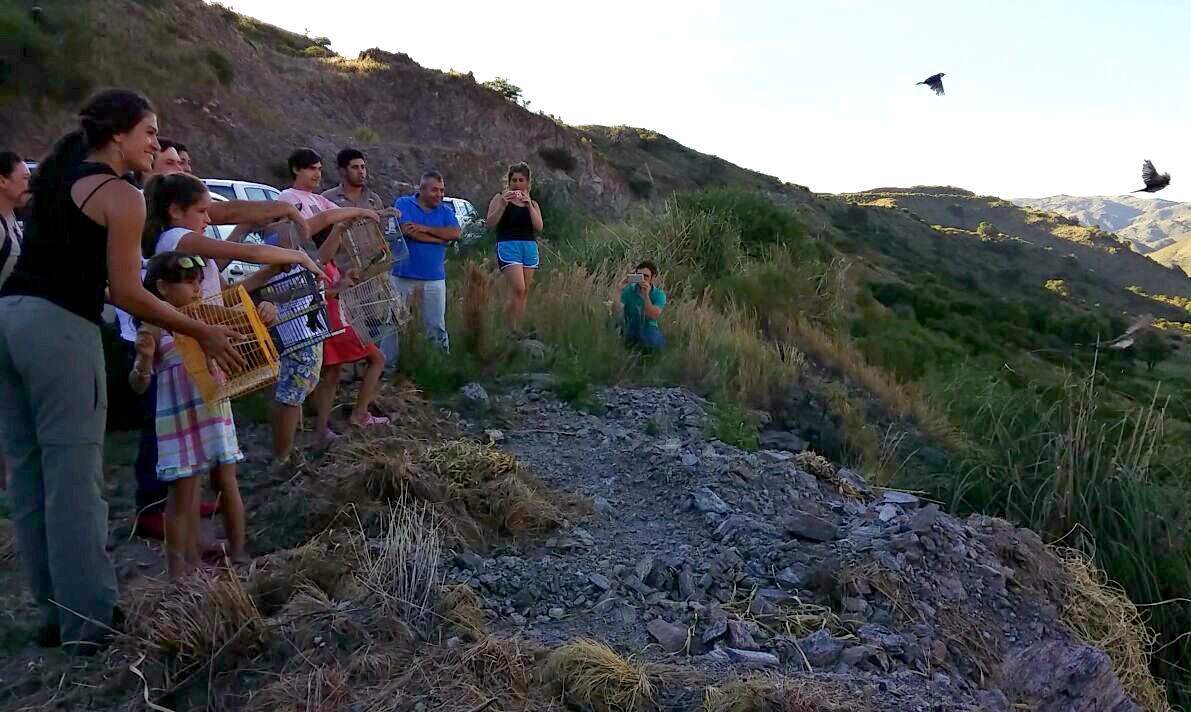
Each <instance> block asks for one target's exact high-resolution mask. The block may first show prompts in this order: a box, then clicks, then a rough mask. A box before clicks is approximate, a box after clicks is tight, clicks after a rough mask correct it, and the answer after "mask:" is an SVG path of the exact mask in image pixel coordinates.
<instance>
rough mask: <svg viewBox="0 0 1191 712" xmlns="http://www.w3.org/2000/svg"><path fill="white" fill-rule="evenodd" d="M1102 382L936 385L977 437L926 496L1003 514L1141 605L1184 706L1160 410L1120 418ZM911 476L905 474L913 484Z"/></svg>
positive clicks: (1179, 485)
mask: <svg viewBox="0 0 1191 712" xmlns="http://www.w3.org/2000/svg"><path fill="white" fill-rule="evenodd" d="M1105 380H1106V376H1105V374H1103V373H1102V372H1100V371H1098V370H1096V369H1095V368H1093V369H1092V371H1091V372H1089V373H1088V374H1087V375H1084V376H1077V375H1074V374H1072V375H1070V376H1069V377H1068V379H1067V381H1066V382H1065V383H1064V384H1063V385H1062V386H1059V387H1052V386H1048V385H1045V384H1030V385H1028V386H1027V387H1026V388H1025V389H1014V388H1012V387H1010V386H1009V385H1007V384H1006V383H1005V382H1004V381H1003V380H1002V379H1001V378H1000V377H997V376H989V375H987V374H985V373H981V372H978V371H972V370H968V369H961V370H959V371H957V372H955V373H953V374H951V375H950V377H949V378H945V379H940V381H939V382H937V383H936V384H935V388H936V389H937V392H939V393H940V394H946V396H945V397H946V399H947V409H948V411H949V412H950V413H951V414H952V416H953V417H955V418H956V419H957V420H958V421H959V422H962V423H963V425H964V427H965V430H966V431H967V432H969V433H973V434H980V436H981V440H982V442H981V444H982V445H983V447H982V448H980V449H979V450H978V451H970V452H969V453H968V456H967V457H966V458H965V461H964V465H963V468H962V470H961V471H960V472H958V473H954V474H953V473H935V474H934V475H932V476H929V477H928V478H927V479H926V480H925V481H923V480H921V479H916V480H911V481H907V482H904V483H903V484H905V485H908V486H915V487H924V488H926V489H927V490H928V491H930V492H932V493H933V494H934V495H935V496H937V497H940V498H942V499H944V500H945V501H946V502H947V503H948V504H949V505H950V507H951V509H953V510H955V511H978V512H983V513H987V514H995V515H999V516H1003V517H1006V518H1007V519H1010V520H1012V521H1014V522H1017V523H1019V524H1021V525H1023V526H1028V527H1030V528H1032V529H1035V530H1037V531H1039V532H1041V533H1043V534H1044V535H1045V536H1049V537H1051V538H1052V539H1057V540H1060V541H1061V542H1062V543H1063V544H1065V545H1066V546H1069V547H1072V548H1075V549H1078V550H1080V551H1082V552H1084V553H1085V554H1087V555H1088V556H1090V557H1092V558H1093V559H1094V560H1095V561H1096V563H1097V565H1098V566H1100V567H1101V568H1103V569H1104V571H1105V572H1106V573H1107V574H1108V576H1109V577H1110V579H1111V580H1113V581H1115V582H1117V583H1119V584H1120V585H1121V586H1123V587H1124V589H1125V591H1126V592H1127V593H1128V595H1129V598H1130V599H1131V600H1132V601H1134V602H1136V603H1138V604H1140V605H1143V606H1150V605H1153V604H1161V605H1153V607H1152V608H1148V611H1149V622H1150V624H1151V625H1152V626H1153V627H1154V628H1155V629H1156V631H1157V632H1158V633H1159V636H1160V641H1161V646H1162V647H1160V649H1159V652H1158V655H1157V657H1156V660H1155V663H1154V668H1155V672H1156V673H1157V674H1159V675H1161V676H1162V677H1164V678H1166V680H1167V682H1168V684H1169V685H1170V686H1171V693H1172V697H1173V698H1175V699H1176V700H1179V701H1181V702H1186V701H1187V700H1188V699H1191V697H1189V696H1188V693H1189V692H1191V670H1188V669H1187V668H1188V665H1187V661H1188V660H1191V644H1189V642H1188V639H1187V638H1186V637H1185V634H1186V631H1187V630H1188V629H1189V625H1191V608H1189V607H1188V606H1187V604H1186V603H1185V602H1175V603H1163V602H1164V601H1168V600H1170V599H1177V598H1181V597H1184V596H1186V592H1187V587H1188V585H1191V543H1189V542H1188V539H1187V536H1186V533H1185V531H1184V529H1185V527H1184V522H1185V521H1186V517H1187V512H1188V511H1189V505H1191V502H1189V501H1188V496H1187V493H1186V491H1185V489H1183V487H1184V486H1185V483H1184V482H1167V481H1164V480H1163V479H1161V478H1159V477H1157V476H1156V472H1155V467H1154V465H1155V463H1156V462H1157V461H1159V460H1161V459H1162V458H1163V456H1164V452H1163V451H1164V450H1165V449H1166V447H1167V443H1166V442H1165V441H1164V440H1163V437H1162V433H1163V428H1164V421H1165V410H1166V402H1165V401H1164V400H1163V399H1161V398H1160V397H1159V396H1158V395H1157V394H1155V395H1154V397H1153V399H1152V400H1151V401H1150V402H1149V403H1148V404H1146V405H1142V406H1137V407H1134V408H1131V409H1126V410H1124V411H1123V412H1122V411H1121V410H1120V409H1119V407H1118V406H1116V404H1114V403H1113V402H1112V400H1111V399H1110V398H1109V397H1108V396H1106V394H1105V390H1106V389H1105V388H1104V386H1105ZM912 477H914V476H912Z"/></svg>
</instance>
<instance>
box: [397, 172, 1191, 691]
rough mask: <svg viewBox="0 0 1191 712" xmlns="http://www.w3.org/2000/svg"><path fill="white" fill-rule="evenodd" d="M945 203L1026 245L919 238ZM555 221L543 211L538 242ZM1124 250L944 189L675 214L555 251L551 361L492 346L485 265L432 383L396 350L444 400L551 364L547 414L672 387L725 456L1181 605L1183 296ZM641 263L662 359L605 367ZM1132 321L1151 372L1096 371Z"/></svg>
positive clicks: (1170, 611)
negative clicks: (842, 467)
mask: <svg viewBox="0 0 1191 712" xmlns="http://www.w3.org/2000/svg"><path fill="white" fill-rule="evenodd" d="M878 192H879V193H880V195H876V193H878ZM905 200H910V201H913V204H914V206H915V207H914V209H915V210H916V211H917V210H920V211H922V212H925V213H927V214H929V215H931V216H932V217H931V218H923V217H921V216H920V215H919V214H917V213H916V212H911V210H910V209H908V208H906V207H904V206H903V205H899V203H901V202H902V201H905ZM861 203H863V204H861ZM957 203H959V204H960V205H961V206H962V208H963V220H968V219H971V220H972V227H973V228H980V223H981V222H984V220H983V219H982V218H984V219H986V218H989V217H995V218H996V219H998V220H1000V222H1001V224H1003V225H1006V226H1015V228H1017V229H1018V234H1014V232H1012V231H1011V230H1010V229H1006V230H1005V231H1004V232H1003V231H1001V230H999V229H998V230H993V229H990V228H988V227H984V228H980V229H968V228H965V227H960V226H953V225H941V224H938V225H934V226H932V224H931V223H932V222H934V221H943V220H947V219H948V218H946V217H945V216H946V215H955V213H954V208H953V207H952V206H954V205H956V204H957ZM566 214H568V213H567V211H566V209H565V205H560V204H559V203H557V202H555V203H552V204H550V205H548V206H547V224H551V222H552V221H554V220H560V219H561V216H563V215H566ZM952 221H953V222H956V223H959V224H960V225H966V224H969V223H966V222H963V221H962V220H959V219H955V218H952ZM1067 228H1075V229H1074V230H1069V229H1067ZM1056 230H1057V231H1058V233H1059V235H1056V234H1054V231H1056ZM1072 236H1074V237H1076V238H1078V239H1077V240H1076V241H1072V240H1071V239H1070V238H1071V237H1072ZM1119 245H1120V243H1119V242H1116V241H1115V240H1114V239H1112V238H1111V237H1110V236H1107V235H1105V234H1102V233H1099V232H1096V231H1092V230H1087V229H1086V228H1078V227H1077V226H1072V225H1070V224H1069V223H1067V222H1065V221H1063V219H1061V218H1055V217H1047V216H1043V215H1041V214H1038V213H1034V212H1027V211H1025V210H1022V209H1020V208H1015V207H1013V206H1012V205H1009V204H1007V203H1003V201H996V200H992V199H977V198H976V197H975V196H972V195H971V194H970V193H964V192H959V191H956V190H955V189H947V190H946V191H930V190H927V191H923V190H913V191H891V190H885V191H875V192H874V194H866V195H863V196H845V197H843V198H841V197H834V196H817V195H813V194H810V193H804V192H793V193H788V194H784V195H783V196H781V200H778V201H771V200H767V199H765V198H763V197H761V196H759V195H757V194H756V193H743V192H733V191H721V190H713V191H700V192H696V193H689V192H684V193H678V194H676V195H675V196H673V197H672V198H671V199H669V200H668V201H666V203H665V205H664V206H663V207H662V209H660V210H657V211H653V212H650V213H645V214H640V215H636V216H634V217H633V218H631V219H629V220H628V221H627V222H614V223H597V222H586V221H582V220H580V221H575V220H571V221H568V222H566V229H565V230H562V231H561V232H560V233H556V235H555V239H554V240H552V241H551V244H550V246H549V247H548V248H547V250H546V262H547V265H548V268H547V269H545V270H544V271H543V273H542V274H541V275H540V276H539V278H538V283H537V284H536V285H535V287H534V293H533V295H532V298H531V308H530V314H529V321H530V324H531V326H532V327H533V329H534V330H535V331H536V332H537V333H538V334H539V335H540V337H541V339H542V341H543V342H544V343H545V344H546V352H545V354H544V355H543V354H542V353H539V352H538V351H536V350H529V351H526V350H524V349H523V348H522V347H521V346H519V345H518V344H517V343H515V342H513V341H510V340H509V339H508V337H507V336H506V335H505V334H504V332H503V330H502V329H501V328H500V327H499V326H498V324H499V321H500V318H499V315H498V313H497V310H498V309H499V300H496V299H493V298H492V297H493V296H494V295H493V293H492V291H491V290H493V289H495V288H496V287H495V286H494V284H493V283H492V282H491V281H490V280H491V279H492V278H491V277H490V276H489V275H490V272H489V270H490V269H491V265H490V263H489V265H488V267H487V268H485V267H483V266H481V263H482V261H484V260H489V259H490V258H489V256H488V249H487V246H483V245H481V246H478V247H476V248H474V251H473V252H471V253H470V254H464V255H462V256H460V258H459V261H458V262H457V263H455V265H454V267H453V269H454V270H455V271H454V275H455V276H454V277H453V282H454V283H455V284H458V285H464V284H466V285H467V286H466V287H463V286H461V287H459V288H458V289H457V290H456V291H455V292H454V294H453V301H452V305H451V314H450V319H449V321H450V324H451V327H450V328H451V332H452V334H456V333H458V334H460V335H461V336H460V341H459V343H461V344H465V346H463V347H461V349H460V350H459V351H458V352H457V353H454V354H452V356H451V358H450V360H449V361H445V360H443V359H441V358H438V357H435V356H434V355H433V353H431V352H427V351H426V349H425V348H424V346H423V344H422V342H421V340H420V339H418V338H416V336H414V337H411V338H410V339H409V340H408V341H407V343H406V344H405V345H404V346H403V349H404V351H403V353H405V354H406V356H405V357H404V358H405V362H404V365H403V368H404V369H405V370H406V371H407V373H408V374H409V375H410V376H411V377H413V378H414V379H415V380H417V381H418V382H419V383H421V384H422V385H423V386H424V387H426V388H429V389H431V390H439V391H442V392H450V391H452V390H453V389H454V388H457V387H458V386H459V385H460V384H462V383H464V382H466V381H467V380H471V379H477V378H478V379H481V380H486V381H490V382H500V380H501V379H502V378H503V377H504V375H506V374H510V373H523V372H525V371H527V370H532V369H533V368H535V364H537V367H540V366H541V365H543V364H544V365H546V366H547V367H548V368H550V369H552V370H553V371H554V374H555V387H556V389H557V390H558V391H559V393H561V394H563V395H564V396H565V397H567V398H569V399H572V400H574V401H576V402H578V403H581V404H584V405H585V406H587V407H591V408H597V409H598V408H599V407H600V405H599V403H598V402H594V401H592V400H591V395H590V394H591V392H592V391H591V385H592V384H593V383H600V382H618V381H631V382H665V383H682V384H686V385H689V386H691V387H693V388H695V389H697V390H699V391H701V392H703V393H704V394H706V395H708V396H709V397H711V398H712V399H713V400H714V401H715V402H716V403H717V406H718V408H719V413H720V416H719V422H718V424H717V425H716V433H717V436H718V437H720V438H721V439H724V440H725V441H728V442H733V443H735V444H739V445H742V446H753V447H755V446H756V445H757V442H758V432H759V430H760V429H763V428H780V429H789V430H793V431H795V432H796V433H798V434H799V435H801V436H802V437H804V438H805V439H806V440H807V441H808V442H809V443H810V444H811V447H813V448H814V449H816V450H818V451H820V452H823V453H824V454H825V455H827V456H828V457H831V458H833V459H835V460H837V461H841V462H845V463H847V464H849V465H851V466H852V467H855V468H858V469H860V470H862V471H864V472H866V473H868V474H870V475H871V476H873V477H875V479H876V480H877V481H878V482H884V483H893V484H896V485H899V486H902V487H910V488H915V489H921V490H923V491H926V492H927V493H929V494H930V495H931V496H932V497H935V498H937V499H939V500H941V501H943V502H945V503H946V504H947V505H948V506H949V507H952V508H954V509H956V510H958V511H973V512H984V513H989V514H995V515H999V516H1004V517H1007V518H1010V519H1012V520H1014V521H1017V522H1020V523H1023V524H1026V525H1029V526H1031V527H1033V528H1035V529H1037V530H1038V531H1040V532H1042V533H1043V534H1044V536H1046V537H1048V538H1050V539H1052V540H1062V541H1063V542H1064V543H1065V544H1067V545H1071V546H1075V547H1078V548H1081V549H1083V550H1085V551H1087V552H1089V553H1092V554H1095V555H1096V556H1097V558H1098V560H1099V562H1100V563H1101V564H1102V565H1103V566H1104V567H1105V568H1106V569H1107V570H1108V571H1109V573H1110V575H1111V576H1112V577H1113V579H1114V580H1115V581H1117V582H1118V583H1120V584H1121V585H1122V586H1124V587H1125V588H1126V589H1127V590H1128V592H1129V593H1130V595H1131V596H1132V598H1133V600H1135V601H1137V602H1139V603H1147V604H1148V603H1158V602H1161V601H1166V600H1168V599H1172V598H1178V597H1180V596H1182V595H1183V592H1185V591H1186V590H1187V588H1188V586H1191V545H1189V543H1188V542H1187V541H1186V539H1185V538H1184V534H1183V531H1182V527H1181V526H1179V525H1177V524H1173V523H1177V522H1181V521H1182V518H1183V517H1184V516H1185V513H1186V512H1187V511H1188V505H1189V504H1191V500H1189V498H1188V496H1187V487H1188V485H1189V483H1188V482H1187V476H1188V472H1187V466H1186V465H1187V462H1188V453H1189V450H1188V445H1187V443H1188V441H1189V438H1188V436H1189V435H1191V411H1189V410H1188V409H1187V407H1186V405H1185V404H1186V403H1188V402H1191V400H1189V399H1191V354H1189V353H1188V352H1187V350H1186V346H1185V337H1184V336H1183V333H1184V330H1183V328H1182V327H1181V324H1182V322H1183V320H1184V319H1185V314H1186V312H1185V309H1184V307H1183V306H1180V305H1182V304H1185V303H1186V299H1185V298H1184V297H1173V296H1170V295H1165V296H1162V295H1161V294H1160V293H1159V292H1157V289H1159V288H1161V289H1170V288H1171V287H1172V286H1177V285H1174V284H1173V280H1171V279H1170V275H1172V274H1173V273H1170V272H1169V270H1166V269H1164V268H1161V267H1158V266H1157V265H1154V264H1153V263H1149V262H1148V261H1147V260H1145V259H1144V258H1142V257H1141V256H1139V255H1136V254H1135V253H1133V252H1131V251H1130V250H1127V249H1116V250H1113V249H1112V248H1113V247H1115V246H1119ZM642 256H646V257H655V258H657V259H659V260H660V261H661V264H662V269H663V278H664V281H665V287H666V289H667V292H668V293H669V294H670V302H669V303H670V305H671V306H669V307H668V309H667V313H666V315H665V317H664V319H663V322H664V325H665V328H666V330H667V333H668V336H669V339H670V344H669V346H668V349H667V352H666V353H665V354H664V355H662V356H660V357H657V358H647V357H642V356H641V355H639V354H635V353H633V352H631V351H627V350H626V349H625V348H624V347H623V345H621V343H620V341H619V338H618V337H617V336H616V334H615V331H614V330H613V328H612V324H613V323H614V321H613V320H612V319H611V317H610V312H609V306H608V305H609V304H610V301H611V300H612V299H613V298H614V297H613V295H614V294H615V287H616V284H617V283H618V282H619V280H620V278H621V277H620V275H622V274H623V273H624V272H625V271H626V270H628V269H629V268H630V267H631V265H632V263H633V262H634V261H635V260H637V259H640V258H641V257H642ZM1085 259H1087V260H1088V261H1089V262H1092V263H1093V264H1095V265H1097V267H1096V268H1095V269H1094V270H1093V269H1089V268H1088V267H1087V266H1085V264H1084V262H1083V260H1085ZM1136 260H1141V261H1142V262H1137V261H1136ZM1118 261H1119V263H1120V269H1119V270H1115V269H1114V266H1115V265H1117V264H1118ZM1146 263H1148V265H1147V264H1146ZM1122 274H1124V275H1129V276H1128V278H1125V277H1122V276H1121V275H1122ZM1149 278H1152V279H1153V283H1150V282H1149V281H1147V280H1148V279H1149ZM1133 279H1138V280H1140V283H1141V284H1149V285H1150V286H1149V287H1148V288H1143V287H1141V286H1139V285H1138V284H1128V283H1131V282H1132V281H1133ZM1130 287H1132V289H1131V288H1130ZM1184 289H1185V288H1184ZM1150 290H1153V291H1150ZM1146 312H1148V313H1153V314H1155V315H1158V319H1157V321H1156V323H1157V324H1158V325H1159V326H1160V327H1162V328H1151V329H1149V330H1148V331H1147V332H1145V340H1147V341H1153V342H1154V343H1155V344H1156V346H1154V348H1156V349H1157V350H1159V351H1161V352H1163V354H1162V356H1163V358H1160V359H1157V360H1156V361H1155V365H1154V368H1153V370H1152V371H1151V370H1150V369H1149V367H1148V365H1147V364H1146V363H1145V360H1144V358H1143V352H1142V349H1141V347H1140V345H1139V347H1138V348H1135V349H1129V350H1126V351H1124V352H1116V351H1106V350H1103V349H1100V350H1098V349H1097V347H1096V344H1097V343H1098V342H1101V343H1103V342H1105V341H1107V340H1109V339H1111V338H1113V337H1115V336H1117V335H1119V334H1120V333H1122V331H1123V330H1124V328H1125V326H1126V324H1127V323H1128V322H1129V320H1131V319H1132V318H1134V317H1135V316H1136V315H1138V314H1141V313H1146ZM1141 341H1142V339H1139V344H1140V343H1141ZM1151 345H1153V344H1151ZM765 423H768V425H764V424H765ZM1147 610H1148V611H1149V613H1150V620H1151V622H1152V624H1153V625H1154V626H1155V627H1156V628H1157V629H1158V630H1159V631H1160V632H1161V634H1162V636H1163V637H1162V642H1163V644H1168V647H1166V648H1164V649H1163V651H1162V653H1161V656H1160V657H1161V660H1160V662H1159V663H1157V665H1156V669H1157V671H1158V672H1159V673H1161V674H1162V675H1164V676H1165V677H1166V678H1167V680H1168V682H1169V683H1170V684H1171V689H1172V692H1173V693H1174V695H1175V697H1176V698H1177V699H1179V700H1182V701H1184V702H1185V701H1187V700H1188V699H1189V698H1188V697H1187V695H1186V687H1185V685H1186V683H1187V678H1185V677H1183V673H1182V672H1181V670H1182V669H1183V668H1185V667H1186V664H1187V662H1188V650H1189V649H1188V647H1187V645H1186V642H1187V641H1186V640H1184V639H1182V638H1180V637H1179V636H1180V634H1181V633H1182V632H1183V631H1184V630H1186V629H1187V627H1188V625H1191V609H1188V608H1187V607H1186V606H1185V605H1184V604H1182V603H1174V604H1164V605H1162V606H1158V607H1155V608H1152V609H1147Z"/></svg>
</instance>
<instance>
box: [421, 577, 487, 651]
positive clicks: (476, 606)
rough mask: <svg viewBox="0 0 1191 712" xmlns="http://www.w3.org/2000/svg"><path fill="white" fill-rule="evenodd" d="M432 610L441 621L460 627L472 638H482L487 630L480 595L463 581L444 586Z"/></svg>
mask: <svg viewBox="0 0 1191 712" xmlns="http://www.w3.org/2000/svg"><path fill="white" fill-rule="evenodd" d="M434 610H435V613H436V614H437V615H438V617H439V618H440V619H441V620H442V621H443V622H445V623H447V624H448V625H452V626H454V627H456V628H459V629H461V630H462V631H464V632H465V633H467V634H468V635H469V636H471V638H472V639H474V640H482V639H483V638H484V636H485V635H486V634H487V632H488V626H487V625H486V624H485V622H484V612H483V611H482V610H480V597H479V596H478V595H477V594H476V592H475V591H473V590H472V588H471V586H468V585H467V584H465V583H459V584H453V585H450V586H444V587H443V588H442V590H441V591H440V592H439V595H438V602H437V604H436V605H435V607H434Z"/></svg>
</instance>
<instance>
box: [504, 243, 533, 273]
mask: <svg viewBox="0 0 1191 712" xmlns="http://www.w3.org/2000/svg"><path fill="white" fill-rule="evenodd" d="M496 261H497V263H499V264H500V268H501V269H504V268H505V267H511V266H513V265H521V266H522V267H526V268H528V269H537V268H538V265H540V264H541V262H542V260H541V258H540V257H539V256H538V243H536V242H534V241H533V240H505V241H504V242H498V243H496Z"/></svg>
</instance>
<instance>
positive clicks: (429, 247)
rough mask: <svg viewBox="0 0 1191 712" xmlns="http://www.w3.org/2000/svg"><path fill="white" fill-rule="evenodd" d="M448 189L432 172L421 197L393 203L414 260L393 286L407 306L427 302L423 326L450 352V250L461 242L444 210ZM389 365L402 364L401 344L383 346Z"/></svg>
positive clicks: (402, 266)
mask: <svg viewBox="0 0 1191 712" xmlns="http://www.w3.org/2000/svg"><path fill="white" fill-rule="evenodd" d="M444 190H445V184H444V182H443V177H442V174H441V173H439V172H438V171H427V172H426V173H425V174H423V175H422V180H421V181H419V183H418V192H416V193H414V194H413V195H406V196H402V197H400V198H398V199H397V200H396V201H394V203H393V205H394V207H396V208H397V210H399V211H401V221H402V222H401V234H402V236H403V237H404V238H405V244H406V246H407V247H408V248H409V257H408V258H407V259H405V260H402V261H401V262H398V263H397V264H396V265H395V266H394V267H393V286H394V288H396V290H397V292H398V293H399V294H400V295H401V296H402V297H403V298H404V299H405V300H406V301H409V300H411V299H413V298H414V295H415V294H421V297H422V323H423V325H424V326H425V329H426V338H428V339H429V340H430V341H431V342H433V343H435V344H437V345H438V346H440V347H441V348H442V349H443V350H444V351H449V350H450V339H449V338H448V337H447V272H446V266H445V262H446V258H447V245H449V244H451V243H452V242H454V241H456V240H458V239H459V234H460V231H459V220H458V219H457V218H456V217H455V209H454V207H452V206H451V205H449V204H444V203H443V201H442V199H443V192H444ZM381 350H383V351H384V352H385V361H386V362H387V364H388V365H390V366H392V365H395V364H396V363H397V339H396V338H389V339H385V340H384V341H383V342H382V343H381Z"/></svg>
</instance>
